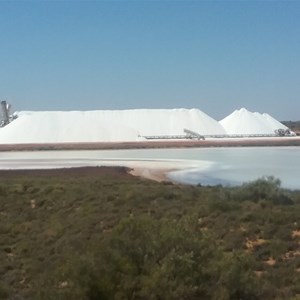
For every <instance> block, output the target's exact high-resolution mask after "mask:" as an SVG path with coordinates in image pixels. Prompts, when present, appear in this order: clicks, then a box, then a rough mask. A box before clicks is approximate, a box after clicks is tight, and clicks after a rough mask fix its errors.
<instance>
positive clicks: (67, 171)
mask: <svg viewBox="0 0 300 300" xmlns="http://www.w3.org/2000/svg"><path fill="white" fill-rule="evenodd" d="M172 170H175V169H170V168H147V167H142V166H140V167H138V166H137V167H132V168H129V167H127V166H94V167H62V168H54V169H47V168H45V169H6V170H1V169H0V179H1V180H3V179H7V180H8V179H11V178H17V177H24V176H26V177H39V178H42V177H60V176H62V177H68V176H83V177H87V176H99V175H106V176H107V175H113V176H120V177H123V178H125V177H132V178H144V179H147V180H153V181H156V182H165V181H168V182H173V181H171V180H170V179H169V178H168V176H167V173H168V172H170V171H172Z"/></svg>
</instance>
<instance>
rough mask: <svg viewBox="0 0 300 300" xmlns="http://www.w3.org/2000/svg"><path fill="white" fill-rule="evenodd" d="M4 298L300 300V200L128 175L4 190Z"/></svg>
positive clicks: (21, 182)
mask: <svg viewBox="0 0 300 300" xmlns="http://www.w3.org/2000/svg"><path fill="white" fill-rule="evenodd" d="M0 204H1V206H0V299H11V300H13V299H18V300H21V299H39V300H40V299H45V300H48V299H49V300H50V299H56V300H59V299H66V300H67V299H83V300H96V299H99V300H100V299H116V300H117V299H150V300H151V299H153V300H154V299H157V300H159V299H218V300H225V299H264V300H265V299H293V300H296V299H300V298H299V295H300V219H299V216H300V192H297V191H288V190H284V189H282V188H281V187H280V182H279V181H278V180H276V179H274V178H272V177H270V178H263V179H258V180H257V181H254V182H250V183H246V184H244V185H243V186H241V187H238V188H226V187H222V186H217V187H203V186H183V185H174V184H172V183H168V182H164V183H157V182H154V181H149V180H144V179H140V178H135V177H133V176H129V175H127V174H126V170H125V169H124V170H123V169H120V170H119V171H118V172H116V173H114V172H103V173H101V172H98V173H97V174H96V173H95V172H94V173H93V172H82V173H81V174H76V175H75V174H74V175H72V174H68V175H66V174H64V173H63V172H62V173H61V175H59V174H48V175H47V176H40V175H39V176H38V175H37V174H35V175H34V174H31V175H30V174H26V172H24V173H17V175H14V176H11V174H10V176H8V175H7V176H5V177H2V178H1V182H0Z"/></svg>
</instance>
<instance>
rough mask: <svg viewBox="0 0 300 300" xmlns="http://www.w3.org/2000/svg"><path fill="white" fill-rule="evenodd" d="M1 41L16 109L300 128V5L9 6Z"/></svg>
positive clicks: (4, 82)
mask: <svg viewBox="0 0 300 300" xmlns="http://www.w3.org/2000/svg"><path fill="white" fill-rule="evenodd" d="M0 40H1V43H0V98H1V100H7V101H8V102H10V103H12V105H13V107H14V109H15V110H92V109H127V108H178V107H186V108H192V107H196V108H199V109H201V110H203V111H204V112H206V113H208V114H209V115H211V116H212V117H214V118H216V119H221V118H223V117H225V116H226V115H228V114H229V113H231V112H232V111H233V110H234V109H237V108H241V107H246V108H248V109H249V110H251V111H259V112H268V113H270V114H271V115H273V116H274V117H275V118H277V119H280V120H300V1H225V0H224V1H84V0H82V1H65V2H64V1H7V2H5V1H1V2H0Z"/></svg>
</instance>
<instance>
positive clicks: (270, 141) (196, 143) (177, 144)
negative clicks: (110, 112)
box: [0, 136, 300, 152]
mask: <svg viewBox="0 0 300 300" xmlns="http://www.w3.org/2000/svg"><path fill="white" fill-rule="evenodd" d="M280 146H290V147H291V146H300V137H299V136H296V137H277V138H233V139H223V138H222V139H208V140H204V141H203V140H184V141H182V140H169V141H165V140H164V141H162V140H157V141H138V142H92V143H86V142H81V143H38V144H37V143H29V144H21V143H20V144H0V152H6V151H50V150H119V149H120V150H121V149H122V150H124V149H157V148H162V149H163V148H209V147H280Z"/></svg>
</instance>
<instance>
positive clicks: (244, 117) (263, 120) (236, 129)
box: [219, 108, 288, 135]
mask: <svg viewBox="0 0 300 300" xmlns="http://www.w3.org/2000/svg"><path fill="white" fill-rule="evenodd" d="M219 123H220V124H221V125H222V126H223V128H224V129H225V131H226V133H227V134H244V135H247V134H251V135H257V134H268V135H270V134H274V133H275V130H278V129H285V130H287V129H288V128H287V127H286V126H285V125H283V124H282V123H280V122H279V121H277V120H276V119H274V118H273V117H271V116H270V115H268V114H266V113H264V114H260V113H257V112H254V113H253V112H250V111H248V110H247V109H246V108H242V109H240V110H235V111H234V112H233V113H232V114H230V115H229V116H227V117H226V118H224V119H223V120H221V121H220V122H219Z"/></svg>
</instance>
